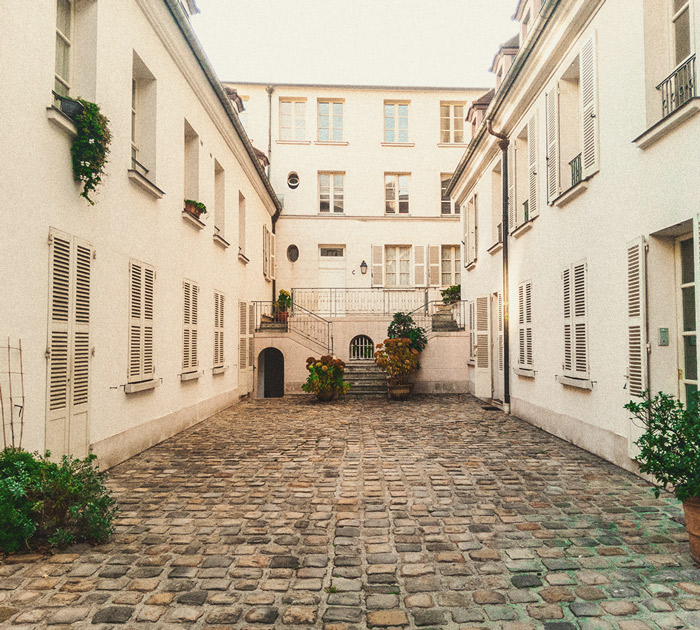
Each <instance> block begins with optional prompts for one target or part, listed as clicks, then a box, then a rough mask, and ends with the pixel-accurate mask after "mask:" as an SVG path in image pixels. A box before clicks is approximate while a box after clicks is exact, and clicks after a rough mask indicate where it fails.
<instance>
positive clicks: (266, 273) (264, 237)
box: [262, 225, 269, 278]
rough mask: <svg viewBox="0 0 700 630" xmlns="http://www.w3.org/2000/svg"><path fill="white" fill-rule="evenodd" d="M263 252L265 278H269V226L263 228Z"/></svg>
mask: <svg viewBox="0 0 700 630" xmlns="http://www.w3.org/2000/svg"><path fill="white" fill-rule="evenodd" d="M262 233H263V234H262V236H263V239H262V252H263V255H262V257H263V276H265V277H266V278H267V276H268V275H269V274H268V269H269V260H268V257H267V244H268V239H267V226H266V225H263V226H262Z"/></svg>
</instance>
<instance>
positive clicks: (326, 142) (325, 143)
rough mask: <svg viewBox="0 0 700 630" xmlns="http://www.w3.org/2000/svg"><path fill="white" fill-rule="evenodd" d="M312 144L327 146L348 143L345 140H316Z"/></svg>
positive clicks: (338, 145)
mask: <svg viewBox="0 0 700 630" xmlns="http://www.w3.org/2000/svg"><path fill="white" fill-rule="evenodd" d="M314 144H318V145H320V146H328V147H346V146H348V143H347V142H345V141H344V140H316V142H314Z"/></svg>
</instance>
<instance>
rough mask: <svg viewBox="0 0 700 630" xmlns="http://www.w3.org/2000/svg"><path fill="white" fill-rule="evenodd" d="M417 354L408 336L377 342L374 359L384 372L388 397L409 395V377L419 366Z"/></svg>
mask: <svg viewBox="0 0 700 630" xmlns="http://www.w3.org/2000/svg"><path fill="white" fill-rule="evenodd" d="M419 354H420V353H419V352H418V350H416V349H415V348H414V347H412V343H411V340H410V339H408V338H399V339H385V340H384V343H378V344H377V351H376V352H375V353H374V361H375V362H376V364H377V365H378V366H379V368H380V369H381V370H383V371H384V372H386V383H387V391H388V393H389V398H392V399H394V400H405V399H406V398H408V397H409V396H410V395H411V390H412V389H413V383H411V382H410V380H409V377H410V375H411V374H413V373H414V372H416V371H417V370H418V368H419V364H418V355H419Z"/></svg>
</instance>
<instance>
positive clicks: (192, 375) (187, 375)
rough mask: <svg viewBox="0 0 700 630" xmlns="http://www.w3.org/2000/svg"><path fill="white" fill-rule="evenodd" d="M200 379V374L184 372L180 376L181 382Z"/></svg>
mask: <svg viewBox="0 0 700 630" xmlns="http://www.w3.org/2000/svg"><path fill="white" fill-rule="evenodd" d="M198 378H199V372H183V373H182V374H180V381H182V382H184V381H196V380H197V379H198Z"/></svg>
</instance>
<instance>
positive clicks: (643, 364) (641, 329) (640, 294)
mask: <svg viewBox="0 0 700 630" xmlns="http://www.w3.org/2000/svg"><path fill="white" fill-rule="evenodd" d="M644 252H645V242H644V237H641V236H640V237H639V238H636V239H634V240H633V241H630V242H629V243H627V343H628V363H627V383H628V384H629V393H630V396H641V395H642V392H643V391H645V390H646V389H647V340H646V286H645V284H646V265H645V262H646V260H645V255H644Z"/></svg>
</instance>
